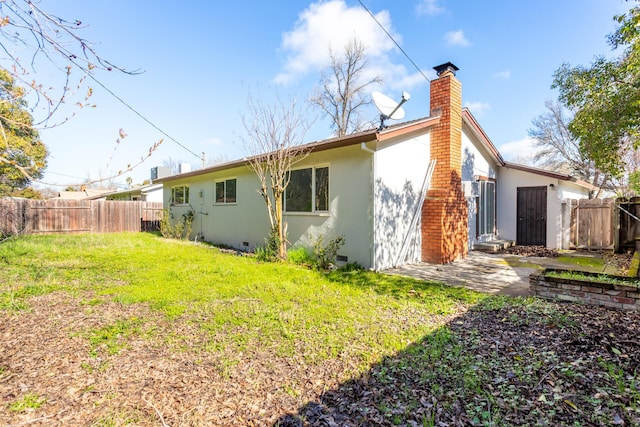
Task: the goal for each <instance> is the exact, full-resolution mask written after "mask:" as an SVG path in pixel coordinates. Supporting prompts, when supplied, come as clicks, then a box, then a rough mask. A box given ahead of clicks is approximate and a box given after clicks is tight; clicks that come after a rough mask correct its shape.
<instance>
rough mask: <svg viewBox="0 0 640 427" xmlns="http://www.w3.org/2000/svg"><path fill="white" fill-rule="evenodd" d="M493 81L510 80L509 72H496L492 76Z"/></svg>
mask: <svg viewBox="0 0 640 427" xmlns="http://www.w3.org/2000/svg"><path fill="white" fill-rule="evenodd" d="M493 78H494V79H504V80H506V79H510V78H511V70H503V71H498V72H497V73H495V74H494V75H493Z"/></svg>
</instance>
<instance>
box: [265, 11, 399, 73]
mask: <svg viewBox="0 0 640 427" xmlns="http://www.w3.org/2000/svg"><path fill="white" fill-rule="evenodd" d="M375 17H376V19H377V20H378V22H380V24H381V25H382V26H383V27H384V28H386V29H387V31H389V33H390V34H391V35H392V36H393V38H394V39H395V40H396V41H397V42H398V43H401V42H402V37H401V36H400V35H399V34H397V33H395V32H394V31H393V27H392V24H391V17H390V15H389V12H388V11H386V10H383V11H380V12H378V13H376V14H375ZM356 36H357V38H358V40H359V41H360V43H362V44H363V45H364V47H365V49H366V53H367V55H368V58H369V65H370V67H371V69H373V70H376V69H377V70H384V69H386V68H388V65H389V64H388V62H389V59H388V54H389V53H390V52H392V51H393V50H394V48H395V44H394V43H393V41H392V40H391V39H390V38H389V37H387V35H386V34H385V33H384V31H382V29H381V28H380V27H379V26H378V24H377V23H376V22H375V21H374V20H373V19H371V16H369V14H368V13H367V11H366V10H364V9H363V8H361V7H359V6H353V7H348V6H347V4H346V2H345V1H344V0H331V1H318V2H316V3H312V4H311V5H309V7H308V8H307V9H305V10H303V11H302V12H301V13H300V14H299V15H298V20H297V21H296V23H295V25H294V28H293V29H292V30H291V31H289V32H286V33H284V34H283V36H282V42H281V44H280V49H281V50H282V51H283V52H285V54H286V63H285V65H284V67H283V69H282V71H281V72H280V73H279V74H278V75H277V76H276V77H275V79H274V80H275V82H276V83H280V84H286V83H289V82H292V81H295V80H296V79H297V78H299V77H302V76H304V75H305V74H307V73H309V72H315V71H318V70H321V69H323V68H325V67H326V66H327V65H329V63H330V60H329V48H331V49H332V50H333V51H334V52H336V53H340V52H341V51H342V50H343V49H344V46H346V45H347V44H348V43H349V42H350V41H351V40H352V39H353V38H354V37H356ZM382 77H383V78H384V79H385V81H386V77H387V76H384V75H383V76H382Z"/></svg>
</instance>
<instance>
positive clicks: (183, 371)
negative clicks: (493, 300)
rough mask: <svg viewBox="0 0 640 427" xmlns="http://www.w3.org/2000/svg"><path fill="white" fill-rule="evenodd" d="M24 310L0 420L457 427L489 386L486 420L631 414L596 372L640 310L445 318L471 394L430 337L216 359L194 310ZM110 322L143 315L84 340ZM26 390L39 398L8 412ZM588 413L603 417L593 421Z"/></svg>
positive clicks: (44, 303) (13, 335) (40, 301)
mask: <svg viewBox="0 0 640 427" xmlns="http://www.w3.org/2000/svg"><path fill="white" fill-rule="evenodd" d="M550 304H553V303H544V304H543V305H542V307H550V306H551V305H550ZM29 306H30V309H29V310H27V311H22V312H16V313H11V312H0V424H1V425H15V426H17V425H30V426H92V425H96V426H98V425H99V426H108V425H137V426H203V425H211V426H278V425H279V426H355V425H363V426H364V425H385V426H390V425H411V426H413V425H423V424H422V422H423V421H424V420H425V419H428V420H432V421H433V423H434V425H439V426H462V425H473V424H477V422H476V421H477V420H474V419H475V418H477V417H478V416H480V415H478V414H476V413H475V412H474V411H475V409H473V408H476V407H482V405H483V402H487V401H489V400H488V399H487V394H486V393H489V394H490V395H491V396H493V398H492V401H493V402H494V403H493V405H494V408H493V413H495V414H500V416H501V417H502V418H501V420H502V424H500V423H496V424H495V425H533V424H536V423H537V422H538V421H539V420H543V421H544V420H547V422H548V423H550V425H563V424H566V425H573V424H572V423H578V424H580V425H606V424H607V423H608V422H610V423H611V425H615V424H616V423H618V424H617V425H638V424H639V423H640V416H639V414H638V411H637V410H636V411H635V412H634V411H631V410H629V409H626V408H627V406H628V405H629V397H625V396H624V395H619V393H616V392H615V384H611V383H610V381H611V380H610V379H609V376H607V375H603V369H604V368H602V366H603V364H604V363H605V362H606V363H610V364H615V366H619V367H620V369H621V370H622V374H624V375H631V374H634V373H637V372H638V371H639V370H640V366H639V365H638V363H639V361H640V357H638V355H639V354H640V341H638V335H637V334H638V332H637V331H638V330H640V315H638V314H630V313H621V312H616V311H610V310H606V309H602V308H598V307H593V308H592V307H583V306H575V305H563V304H560V305H553V307H557V309H558V310H559V313H561V314H564V315H566V316H567V317H569V318H571V322H570V325H562V324H560V323H558V321H560V320H562V319H561V318H560V317H558V314H553V315H551V314H548V313H546V311H545V310H544V309H542V308H541V309H536V310H534V309H531V308H526V306H522V307H514V306H511V305H507V306H505V307H501V308H500V307H498V308H495V309H484V310H476V309H472V310H470V311H467V312H461V313H460V314H459V316H458V317H455V318H454V319H444V318H443V321H445V320H446V321H448V325H449V328H450V329H451V331H452V332H453V334H454V336H455V341H456V342H458V343H459V345H461V346H462V348H464V349H465V350H464V351H465V353H464V355H465V357H467V358H468V357H472V358H475V360H476V364H477V367H476V368H477V369H478V371H477V376H478V378H481V379H483V381H485V380H486V383H483V384H481V389H480V391H481V392H478V390H470V389H465V388H464V387H465V381H466V380H465V381H463V380H462V378H458V377H456V374H455V371H461V370H464V369H469V364H465V365H456V363H462V362H464V360H461V361H458V362H456V361H455V360H447V354H444V355H443V356H442V359H440V360H432V361H429V360H426V359H425V360H423V359H420V357H425V356H424V354H425V351H426V350H427V346H428V344H427V341H428V340H426V339H425V341H424V342H420V343H413V344H411V345H410V346H409V347H407V348H406V349H404V350H402V351H400V352H399V353H398V354H397V355H395V356H392V357H389V358H387V359H385V360H384V361H383V362H382V363H380V364H378V365H375V366H373V367H372V368H371V370H370V371H368V372H366V373H365V374H361V375H358V376H354V374H353V370H354V362H355V361H352V360H349V359H348V358H341V357H338V358H336V359H331V360H328V361H325V362H323V363H321V364H310V363H307V362H305V361H304V360H301V359H297V358H296V357H289V358H284V357H278V356H277V355H276V353H275V352H273V351H270V350H268V349H253V350H247V351H244V352H243V353H240V354H233V355H228V354H221V353H219V352H216V351H212V350H211V348H215V343H212V342H211V341H210V339H211V338H210V337H209V336H208V335H207V334H206V333H204V332H203V331H201V330H200V329H199V327H198V322H197V319H188V318H185V319H178V320H176V319H173V320H170V321H169V320H167V319H166V318H165V317H164V316H162V315H161V314H159V313H157V312H154V311H152V310H150V309H148V308H147V307H145V306H141V305H122V304H118V303H114V302H108V301H105V302H103V303H101V304H97V305H90V306H88V305H83V304H81V303H79V300H78V299H75V298H74V297H73V296H71V295H68V294H64V293H52V294H49V295H44V296H39V297H34V298H31V299H30V300H29ZM116 319H144V322H143V323H141V324H140V325H139V331H138V332H137V333H136V334H135V335H132V336H130V337H127V338H126V339H124V340H123V348H122V350H120V351H119V352H117V353H114V354H109V352H107V351H106V349H105V348H98V349H97V350H96V349H92V348H91V345H90V343H89V340H88V338H87V331H89V330H92V329H95V328H100V327H101V326H102V325H107V324H112V323H113V322H114V321H115V320H116ZM558 319H560V320H558ZM149 337H152V338H149ZM177 337H189V338H188V339H185V338H177ZM92 350H93V354H92ZM426 353H428V351H427V352H426ZM229 360H233V361H234V363H229V362H228V361H229ZM467 362H468V360H467ZM467 362H465V363H467ZM516 362H518V363H516ZM525 362H526V363H525ZM572 363H574V364H575V365H571V364H572ZM566 364H569V365H566ZM526 365H531V366H532V368H531V369H529V370H526V369H525V368H523V366H526ZM567 366H572V367H573V370H574V371H575V372H574V373H573V374H572V376H569V374H568V373H567V370H566V368H567ZM445 368H446V369H445ZM447 369H449V370H447ZM523 369H524V370H526V372H525V373H523ZM439 370H442V372H441V374H438V375H439V376H438V375H436V376H435V377H434V376H433V375H432V374H431V372H436V374H437V372H439ZM576 373H578V374H579V375H577V374H576ZM427 374H429V375H427ZM427 379H428V381H427ZM436 383H437V386H435V385H434V384H436ZM514 390H515V391H514ZM638 392H639V393H640V391H638ZM26 393H34V394H36V395H38V396H41V397H43V398H44V400H45V402H44V403H43V405H42V406H41V407H40V408H38V409H36V410H26V411H20V412H16V411H12V410H10V404H11V402H15V401H16V399H19V398H20V396H23V395H25V394H26ZM542 395H544V396H545V397H544V400H542V399H541V397H540V396H542ZM558 396H559V398H558V399H556V397H558ZM625 399H626V400H625ZM549 402H553V403H554V405H550V404H549ZM567 402H568V403H567ZM594 402H595V403H594ZM485 404H486V403H485ZM469 405H471V406H469ZM598 411H599V412H598ZM485 412H486V411H485ZM552 412H553V413H552ZM594 413H600V414H601V417H600V418H596V421H595V422H594V421H592V419H593V414H594ZM496 416H497V415H494V417H496ZM597 420H600V421H599V422H598V421H597ZM602 420H605V421H604V424H603V422H602ZM480 421H482V420H480ZM496 421H498V420H497V419H496ZM634 423H635V424H634Z"/></svg>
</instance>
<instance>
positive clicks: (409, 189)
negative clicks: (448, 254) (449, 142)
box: [373, 133, 431, 270]
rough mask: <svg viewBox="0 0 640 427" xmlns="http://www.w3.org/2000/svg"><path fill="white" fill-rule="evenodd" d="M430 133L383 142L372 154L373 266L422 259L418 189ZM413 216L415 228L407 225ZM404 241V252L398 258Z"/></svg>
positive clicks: (419, 189)
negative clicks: (373, 186)
mask: <svg viewBox="0 0 640 427" xmlns="http://www.w3.org/2000/svg"><path fill="white" fill-rule="evenodd" d="M430 141H431V139H430V134H429V133H427V134H423V135H420V136H416V137H414V138H411V139H408V140H405V141H403V142H402V143H397V141H385V142H384V143H381V144H379V146H378V148H377V151H376V153H375V171H374V183H375V190H374V191H375V200H374V210H375V220H374V224H373V227H374V228H373V230H374V268H375V269H376V270H384V269H387V268H391V267H395V266H398V265H402V264H411V263H417V262H420V260H421V244H422V240H421V233H420V227H421V222H420V217H421V211H422V206H420V205H419V200H420V192H421V191H422V185H423V182H424V179H425V175H426V173H427V169H428V166H429V161H430ZM414 215H418V218H417V222H416V225H415V227H413V228H410V225H411V222H412V219H413V217H414ZM405 241H406V245H407V248H406V255H405V256H404V257H402V258H403V259H400V254H401V250H402V245H403V243H404V242H405Z"/></svg>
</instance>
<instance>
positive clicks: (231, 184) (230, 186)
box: [214, 178, 237, 204]
mask: <svg viewBox="0 0 640 427" xmlns="http://www.w3.org/2000/svg"><path fill="white" fill-rule="evenodd" d="M236 184H237V180H236V178H231V179H226V180H224V181H216V182H215V184H214V187H215V199H214V200H215V203H216V204H225V203H236V200H237V199H236V187H237V185H236Z"/></svg>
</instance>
